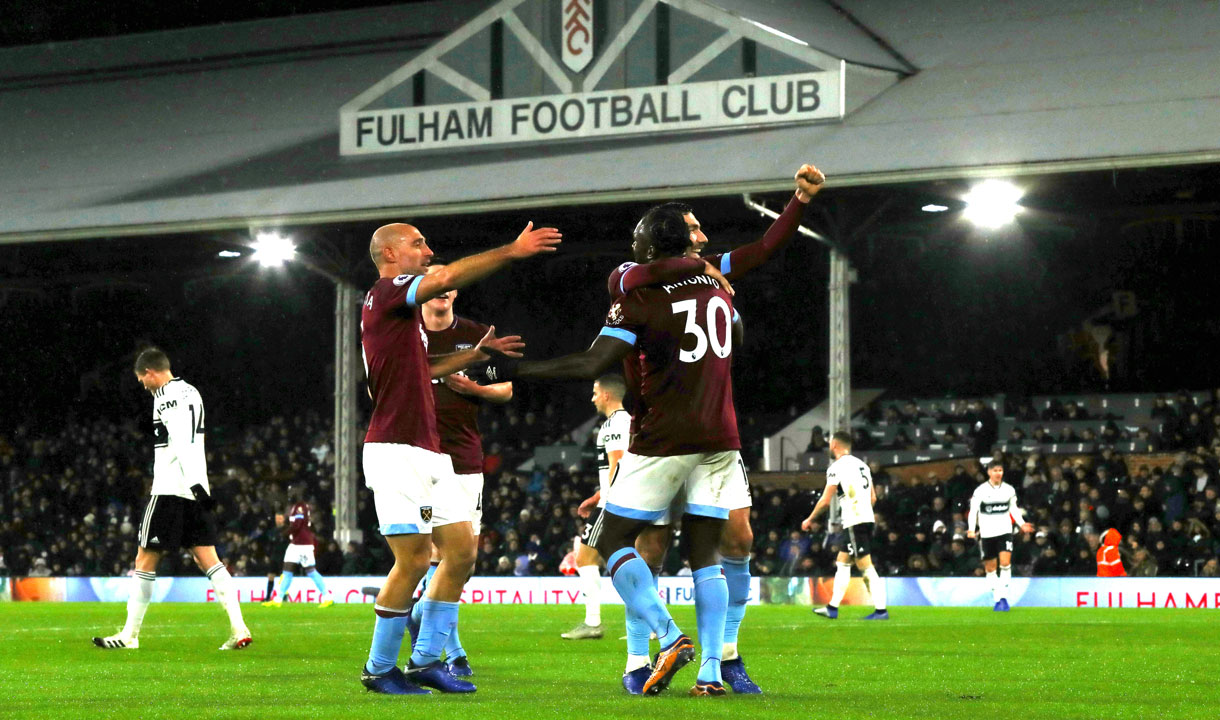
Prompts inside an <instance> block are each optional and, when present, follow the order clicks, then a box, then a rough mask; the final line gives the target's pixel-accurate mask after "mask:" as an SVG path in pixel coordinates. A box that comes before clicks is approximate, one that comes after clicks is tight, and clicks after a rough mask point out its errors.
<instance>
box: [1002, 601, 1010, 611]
mask: <svg viewBox="0 0 1220 720" xmlns="http://www.w3.org/2000/svg"><path fill="white" fill-rule="evenodd" d="M1008 610H1009V607H1008V598H1000V612H1008Z"/></svg>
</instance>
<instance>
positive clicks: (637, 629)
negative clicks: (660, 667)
mask: <svg viewBox="0 0 1220 720" xmlns="http://www.w3.org/2000/svg"><path fill="white" fill-rule="evenodd" d="M648 633H649V630H648V623H646V622H644V618H642V617H640V615H639V613H637V612H636V611H634V610H632V609H631V607H630V606H628V607H627V654H628V655H643V656H644V657H648Z"/></svg>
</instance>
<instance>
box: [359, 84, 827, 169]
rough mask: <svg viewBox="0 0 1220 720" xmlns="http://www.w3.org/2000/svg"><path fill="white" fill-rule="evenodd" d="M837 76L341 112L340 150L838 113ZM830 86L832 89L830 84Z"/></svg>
mask: <svg viewBox="0 0 1220 720" xmlns="http://www.w3.org/2000/svg"><path fill="white" fill-rule="evenodd" d="M839 77H840V76H839V74H838V73H834V72H813V73H803V74H794V75H784V76H776V77H765V78H752V79H738V80H722V81H715V82H703V83H688V84H683V85H672V86H656V87H646V88H630V89H626V90H613V91H605V92H592V93H577V94H572V95H553V96H544V97H532V98H508V99H503V100H491V101H487V102H468V103H455V104H449V105H429V106H423V107H413V108H393V109H385V110H363V111H359V112H353V113H350V114H345V117H344V118H343V122H344V123H345V124H348V127H346V128H345V129H346V130H347V132H344V133H342V135H343V153H344V154H364V153H378V152H395V151H403V150H416V149H426V148H440V147H445V148H455V147H466V146H471V145H492V144H503V143H514V142H538V141H540V140H555V139H568V138H594V137H604V136H617V135H630V134H635V133H656V132H665V131H667V130H675V131H676V130H700V129H709V130H710V129H716V128H731V127H741V126H750V125H761V124H784V123H794V122H810V121H816V120H825V119H836V120H837V119H838V118H840V117H841V108H839V107H838V105H839V102H838V99H839V94H838V93H837V92H825V91H824V90H823V88H826V87H827V86H826V83H827V82H830V83H837V82H838V81H839ZM831 87H834V86H831Z"/></svg>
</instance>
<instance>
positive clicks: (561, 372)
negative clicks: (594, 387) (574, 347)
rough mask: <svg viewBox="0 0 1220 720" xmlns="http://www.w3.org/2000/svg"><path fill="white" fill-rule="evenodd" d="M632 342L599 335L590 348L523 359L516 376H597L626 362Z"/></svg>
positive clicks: (572, 378) (551, 378)
mask: <svg viewBox="0 0 1220 720" xmlns="http://www.w3.org/2000/svg"><path fill="white" fill-rule="evenodd" d="M632 347H633V346H632V345H631V344H630V343H628V342H626V341H625V340H620V339H619V338H616V337H612V336H610V335H605V334H603V335H598V336H597V339H596V340H594V341H593V344H592V345H590V346H589V349H588V350H585V351H584V352H579V353H573V354H571V355H564V356H563V357H558V358H555V359H553V360H535V361H529V360H525V361H522V362H521V363H520V364H518V365H517V368H516V373H515V375H514V377H516V378H518V379H523V380H524V379H527V378H532V379H536V380H596V379H597V378H598V377H599V376H601V375H602V374H603V373H605V372H606V371H607V370H609V369H610V368H612V367H614V366H615V365H617V364H618V363H620V362H622V360H623V358H625V357H627V353H629V352H631V350H632Z"/></svg>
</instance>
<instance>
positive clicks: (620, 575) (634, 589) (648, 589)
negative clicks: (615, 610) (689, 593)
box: [606, 547, 682, 648]
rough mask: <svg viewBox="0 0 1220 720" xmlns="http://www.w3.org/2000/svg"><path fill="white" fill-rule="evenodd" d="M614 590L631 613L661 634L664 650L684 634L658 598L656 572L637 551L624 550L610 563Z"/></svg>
mask: <svg viewBox="0 0 1220 720" xmlns="http://www.w3.org/2000/svg"><path fill="white" fill-rule="evenodd" d="M606 567H608V568H610V580H611V581H612V582H613V583H614V589H615V590H617V591H618V594H619V597H621V598H622V599H623V604H625V605H626V606H627V607H628V608H629V609H630V610H632V611H634V612H635V613H636V614H638V615H639V617H640V619H641V620H643V621H644V624H645V625H647V626H648V627H649V628H651V629H652V631H653V632H655V633H656V634H657V639H658V640H659V641H660V643H661V647H662V648H664V647H668V646H669V645H670V644H672V643H673V642H674V641H675V640H677V639H678V637H679V636H680V635H681V634H682V631H681V630H679V629H678V626H677V624H676V623H674V619H673V618H672V617H670V615H669V611H668V610H666V609H665V605H663V604H662V603H661V599H660V598H658V597H657V589H656V586H655V585H653V577H652V570H651V569H649V567H648V563H646V562H644V561H643V559H641V558H640V556H639V554H638V553H636V551H635V548H629V547H626V548H623V549H621V550H619V551H618V552H616V553H614V554H613V555H611V556H610V558H609V559H608V560H606Z"/></svg>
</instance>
